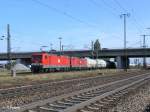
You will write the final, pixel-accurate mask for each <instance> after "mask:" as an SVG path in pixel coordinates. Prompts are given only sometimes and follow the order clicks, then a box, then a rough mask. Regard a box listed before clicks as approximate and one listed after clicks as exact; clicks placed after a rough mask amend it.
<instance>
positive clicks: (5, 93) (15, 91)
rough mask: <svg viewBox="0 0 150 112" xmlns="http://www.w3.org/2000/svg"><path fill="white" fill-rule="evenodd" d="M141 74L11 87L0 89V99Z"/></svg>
mask: <svg viewBox="0 0 150 112" xmlns="http://www.w3.org/2000/svg"><path fill="white" fill-rule="evenodd" d="M141 73H145V71H140V72H139V71H137V72H135V71H134V72H129V73H128V75H126V73H120V76H96V77H89V78H80V79H71V80H64V81H56V82H49V83H43V84H36V85H27V86H21V87H12V88H8V89H0V99H3V98H14V97H18V96H22V95H26V94H33V93H36V92H39V91H47V90H48V89H51V90H53V91H55V92H56V91H57V89H58V88H61V89H64V88H67V87H68V85H69V86H72V85H73V86H78V87H79V86H82V87H85V88H86V86H87V84H88V83H89V82H91V83H93V84H92V86H96V85H98V84H103V83H107V82H112V81H115V80H119V79H122V78H127V77H131V76H132V75H133V74H135V75H138V74H141ZM124 75H125V76H124ZM62 86H63V87H62ZM73 89H75V88H73ZM82 89H83V88H82ZM54 94H56V93H54ZM58 95H59V94H58Z"/></svg>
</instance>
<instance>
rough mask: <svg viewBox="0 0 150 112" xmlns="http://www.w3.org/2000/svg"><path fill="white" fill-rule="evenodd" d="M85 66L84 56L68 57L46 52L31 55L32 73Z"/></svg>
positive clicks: (77, 68) (75, 68)
mask: <svg viewBox="0 0 150 112" xmlns="http://www.w3.org/2000/svg"><path fill="white" fill-rule="evenodd" d="M85 68H87V61H86V59H84V58H78V57H69V56H65V55H60V56H58V55H55V54H48V53H34V54H33V55H32V66H31V70H32V72H34V73H38V72H51V71H68V70H79V69H85Z"/></svg>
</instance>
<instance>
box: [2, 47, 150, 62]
mask: <svg viewBox="0 0 150 112" xmlns="http://www.w3.org/2000/svg"><path fill="white" fill-rule="evenodd" d="M33 53H34V52H16V53H11V59H31V55H32V54H33ZM53 53H54V54H59V53H60V52H58V51H57V52H53ZM61 54H65V55H69V56H77V57H92V51H91V50H82V51H64V52H62V53H61ZM126 54H127V56H128V57H143V56H147V57H150V48H146V49H145V50H144V49H142V48H141V49H127V53H126ZM94 56H96V53H94ZM98 56H99V57H100V58H115V57H117V56H124V50H123V49H105V50H100V51H99V53H98ZM0 60H7V53H0Z"/></svg>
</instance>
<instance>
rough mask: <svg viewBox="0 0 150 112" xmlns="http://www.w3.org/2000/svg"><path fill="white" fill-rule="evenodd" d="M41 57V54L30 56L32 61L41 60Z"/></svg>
mask: <svg viewBox="0 0 150 112" xmlns="http://www.w3.org/2000/svg"><path fill="white" fill-rule="evenodd" d="M41 59H42V56H41V55H33V56H32V61H35V62H41Z"/></svg>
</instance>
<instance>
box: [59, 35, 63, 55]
mask: <svg viewBox="0 0 150 112" xmlns="http://www.w3.org/2000/svg"><path fill="white" fill-rule="evenodd" d="M58 39H59V45H60V46H59V47H60V55H61V47H62V46H61V39H62V37H59V38H58Z"/></svg>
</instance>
